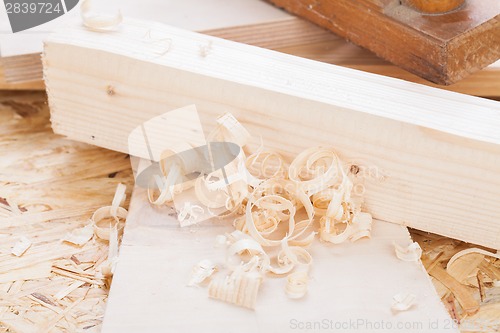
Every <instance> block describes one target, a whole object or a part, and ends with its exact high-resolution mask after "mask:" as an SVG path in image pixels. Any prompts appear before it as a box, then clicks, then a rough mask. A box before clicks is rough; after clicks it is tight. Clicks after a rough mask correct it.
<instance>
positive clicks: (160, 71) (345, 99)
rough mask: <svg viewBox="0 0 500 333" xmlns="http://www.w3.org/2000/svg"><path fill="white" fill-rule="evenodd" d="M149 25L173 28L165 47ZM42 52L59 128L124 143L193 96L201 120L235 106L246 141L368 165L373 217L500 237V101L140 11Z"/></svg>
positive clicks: (165, 30)
mask: <svg viewBox="0 0 500 333" xmlns="http://www.w3.org/2000/svg"><path fill="white" fill-rule="evenodd" d="M148 30H149V31H151V33H152V34H153V35H155V36H169V38H171V39H172V44H171V45H170V49H169V51H168V53H166V54H165V55H164V56H159V55H158V52H164V45H163V44H161V43H160V44H151V43H150V42H149V40H144V39H142V37H143V36H144V35H145V34H144V33H145V32H146V31H148ZM206 45H210V46H211V48H210V52H209V53H208V55H206V56H203V55H200V47H202V46H206ZM89 59H93V60H94V61H89ZM44 61H45V78H46V83H47V87H48V95H49V102H50V105H51V110H52V125H53V129H54V130H55V132H56V133H59V134H62V135H67V136H68V137H69V138H71V139H74V140H79V141H83V142H88V143H92V144H95V145H98V146H102V147H105V148H109V149H114V150H118V151H122V152H127V150H128V146H127V143H128V135H129V133H130V132H131V131H132V130H133V129H134V128H135V127H136V126H138V125H140V124H141V123H142V122H145V121H147V120H149V119H151V118H153V117H154V116H157V115H160V114H163V113H165V112H168V111H170V110H173V109H176V108H179V107H182V106H186V105H190V104H195V105H196V106H197V108H198V111H199V112H200V118H201V121H202V124H203V128H204V130H205V132H206V133H207V132H208V131H210V130H211V129H212V128H213V127H214V120H215V119H216V117H217V116H218V115H221V114H223V113H225V112H231V113H233V114H234V116H236V118H237V119H239V120H240V121H241V122H242V123H243V124H244V125H245V126H246V127H247V128H248V130H249V131H250V133H253V134H254V135H255V138H254V141H253V144H256V145H258V144H259V143H260V136H261V137H262V138H263V140H264V142H265V144H266V146H268V147H269V148H273V149H277V150H279V151H281V152H282V153H283V154H284V155H285V156H288V157H290V156H292V155H295V154H297V153H299V152H301V151H302V150H304V149H305V148H309V147H311V146H318V145H328V146H333V147H335V148H336V149H337V150H338V151H339V152H340V154H341V155H342V156H343V157H344V159H346V160H359V161H360V162H359V163H360V164H361V165H362V166H366V167H372V168H375V169H376V170H377V172H378V174H377V175H378V176H377V177H368V178H367V179H366V184H365V187H366V207H367V210H368V211H369V212H371V213H372V214H373V215H374V217H375V218H377V219H381V220H384V221H389V222H394V223H398V224H404V225H408V226H411V227H414V228H416V229H420V230H425V231H430V232H434V233H437V234H441V235H445V236H449V237H453V238H456V239H460V240H464V241H466V242H471V243H476V244H481V245H484V246H488V247H492V248H500V233H499V232H498V230H499V225H500V222H499V221H500V211H499V210H498V200H499V198H500V169H499V167H498V165H499V162H500V158H499V154H500V132H499V131H498V128H500V104H499V103H498V102H494V101H488V100H484V99H480V98H474V97H470V96H465V95H460V94H455V93H450V92H446V91H442V90H438V89H433V88H429V87H425V86H421V85H416V84H412V83H408V82H404V81H399V80H394V79H391V78H386V77H381V76H377V75H371V74H367V73H363V72H359V71H354V70H350V69H346V68H341V67H336V66H331V65H327V64H323V63H318V62H314V61H310V60H306V59H302V58H297V57H292V56H289V55H284V54H281V53H277V52H273V51H269V50H265V49H260V48H256V47H252V46H248V45H242V44H238V43H234V42H230V41H226V40H221V39H217V38H213V37H210V36H206V35H202V34H196V33H193V32H188V31H184V30H180V29H176V28H172V27H167V26H164V25H161V24H157V25H156V24H155V25H152V24H150V23H144V22H139V21H127V22H125V23H124V24H123V25H122V29H121V31H120V32H119V33H113V34H96V33H93V32H90V31H87V30H85V29H82V28H80V27H75V28H68V29H66V30H65V31H62V32H60V33H59V34H56V35H53V36H52V37H51V38H50V40H48V41H47V43H46V48H45V56H44ZM110 85H111V86H113V89H114V94H113V95H112V96H110V95H109V94H108V87H109V86H110ZM143 157H147V156H143Z"/></svg>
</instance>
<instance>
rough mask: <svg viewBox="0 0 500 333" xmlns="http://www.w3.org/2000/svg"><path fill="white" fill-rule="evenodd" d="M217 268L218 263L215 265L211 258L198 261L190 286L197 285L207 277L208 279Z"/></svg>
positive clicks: (190, 279) (193, 270)
mask: <svg viewBox="0 0 500 333" xmlns="http://www.w3.org/2000/svg"><path fill="white" fill-rule="evenodd" d="M216 270H217V265H215V264H214V263H213V262H212V261H210V260H202V261H200V262H199V263H197V264H196V265H195V266H194V267H193V269H192V271H191V276H190V278H189V282H188V286H195V285H198V284H200V283H202V282H203V281H205V280H206V279H208V278H209V277H210V276H211V275H212V274H213V273H214V272H215V271H216Z"/></svg>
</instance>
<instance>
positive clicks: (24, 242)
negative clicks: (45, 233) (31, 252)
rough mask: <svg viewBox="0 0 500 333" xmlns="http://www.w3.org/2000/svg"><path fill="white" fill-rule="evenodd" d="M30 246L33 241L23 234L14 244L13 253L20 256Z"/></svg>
mask: <svg viewBox="0 0 500 333" xmlns="http://www.w3.org/2000/svg"><path fill="white" fill-rule="evenodd" d="M30 246H31V241H30V240H29V239H28V238H27V237H25V236H23V237H21V239H20V240H19V241H18V242H17V243H16V244H14V246H13V247H12V251H11V253H12V254H13V255H15V256H16V257H20V256H22V255H23V254H24V253H25V252H26V251H28V249H29V248H30Z"/></svg>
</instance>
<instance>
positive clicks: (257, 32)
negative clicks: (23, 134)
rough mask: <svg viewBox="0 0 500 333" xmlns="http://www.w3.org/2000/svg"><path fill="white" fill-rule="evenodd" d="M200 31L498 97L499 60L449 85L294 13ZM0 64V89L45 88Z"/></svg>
mask: <svg viewBox="0 0 500 333" xmlns="http://www.w3.org/2000/svg"><path fill="white" fill-rule="evenodd" d="M204 33H206V34H208V35H211V36H215V37H220V38H224V39H229V40H232V41H236V42H241V43H245V44H250V45H255V46H259V47H263V48H268V49H271V50H276V51H280V52H284V53H287V54H291V55H296V56H299V57H303V58H307V59H312V60H318V61H322V62H327V63H330V64H334V65H340V66H344V67H348V68H353V69H359V70H362V71H365V72H369V73H374V74H380V75H385V76H390V77H394V78H398V79H403V80H406V81H410V82H417V83H420V84H425V85H428V86H432V87H439V88H441V89H445V90H450V91H455V92H459V93H464V94H469V95H475V96H483V97H489V98H495V97H497V98H498V97H500V62H497V63H495V64H492V65H490V66H488V67H487V68H484V69H483V70H480V71H478V72H475V73H473V74H471V75H470V76H468V77H466V78H464V79H463V80H461V81H459V82H457V83H455V84H452V85H450V86H441V85H436V84H433V83H431V82H429V81H427V80H425V79H422V78H421V77H419V76H417V75H414V74H411V73H410V72H408V71H405V70H404V69H402V68H399V67H397V66H394V65H392V64H391V63H390V62H388V61H385V60H383V59H381V58H379V57H377V56H376V55H374V54H373V53H372V52H370V51H368V50H366V49H363V48H361V47H359V46H356V45H354V44H352V43H349V42H346V41H345V40H344V39H343V38H341V37H339V36H337V35H335V34H332V33H330V32H328V31H327V30H325V29H323V28H320V27H318V26H316V25H314V24H312V23H310V22H308V21H305V20H303V19H300V18H297V17H290V18H286V19H283V20H277V21H270V22H263V23H258V24H251V25H244V26H235V27H228V28H221V29H214V30H207V31H204ZM33 56H34V58H36V59H37V60H39V64H38V66H39V68H41V67H42V64H41V61H40V56H39V55H33ZM1 67H2V65H1V62H0V89H26V90H28V89H31V90H34V89H36V90H43V89H45V85H44V84H43V82H42V81H32V82H27V83H22V84H12V83H7V82H6V81H5V80H4V78H3V77H2V68H1ZM37 75H38V74H37Z"/></svg>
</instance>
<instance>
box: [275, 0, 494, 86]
mask: <svg viewBox="0 0 500 333" xmlns="http://www.w3.org/2000/svg"><path fill="white" fill-rule="evenodd" d="M268 1H269V2H271V3H274V4H275V5H277V6H278V7H281V8H284V9H286V10H287V11H289V12H291V13H294V14H296V15H299V16H300V17H304V18H306V19H308V20H310V21H312V22H314V23H316V24H318V25H320V26H322V27H324V28H327V29H329V30H331V31H333V32H335V33H336V34H338V35H339V36H342V37H344V38H346V39H348V40H350V41H352V42H353V43H355V44H357V45H361V46H363V47H365V48H367V49H369V50H371V51H373V52H374V53H375V54H377V55H378V56H380V57H382V58H384V59H386V60H388V61H390V62H392V63H394V64H396V65H398V66H400V67H402V68H404V69H406V70H408V71H409V72H412V73H414V74H416V75H418V76H421V77H423V78H425V79H427V80H429V81H432V82H435V83H438V84H444V85H448V84H452V83H454V82H457V81H459V80H460V79H462V78H464V77H466V76H467V75H469V74H471V73H473V72H475V71H477V70H479V69H481V68H483V67H485V66H487V65H489V64H491V63H493V62H495V61H497V60H498V59H499V58H500V2H498V1H497V0H468V1H466V3H465V5H464V6H462V7H460V8H459V9H457V10H454V11H451V12H448V13H446V14H438V15H427V14H423V13H421V12H419V11H417V10H414V9H413V8H411V7H410V6H408V5H406V4H405V3H406V1H395V0H360V1H350V0H338V1H314V2H311V1H310V0H268ZM426 2H427V3H428V2H429V1H426ZM434 2H435V1H434Z"/></svg>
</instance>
